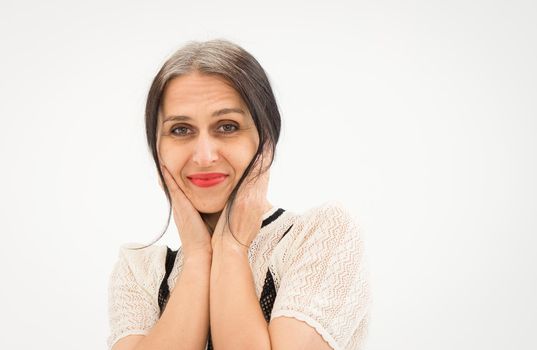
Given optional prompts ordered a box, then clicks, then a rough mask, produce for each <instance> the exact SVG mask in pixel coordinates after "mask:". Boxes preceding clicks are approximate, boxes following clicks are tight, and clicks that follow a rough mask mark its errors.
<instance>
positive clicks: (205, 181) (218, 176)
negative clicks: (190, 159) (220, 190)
mask: <svg viewBox="0 0 537 350" xmlns="http://www.w3.org/2000/svg"><path fill="white" fill-rule="evenodd" d="M227 176H228V175H227V174H224V173H197V174H192V175H189V176H187V178H188V179H189V180H190V181H192V183H193V184H194V185H196V186H199V187H210V186H215V185H218V184H219V183H221V182H222V181H224V180H225V179H226V178H227Z"/></svg>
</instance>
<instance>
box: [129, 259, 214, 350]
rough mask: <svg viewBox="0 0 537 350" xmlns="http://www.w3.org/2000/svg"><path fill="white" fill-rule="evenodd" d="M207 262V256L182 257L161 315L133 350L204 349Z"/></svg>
mask: <svg viewBox="0 0 537 350" xmlns="http://www.w3.org/2000/svg"><path fill="white" fill-rule="evenodd" d="M211 260H212V257H211V255H210V254H207V255H198V256H192V257H189V258H185V260H184V262H183V267H182V271H181V273H180V275H179V277H178V278H177V283H176V285H175V287H174V289H173V290H172V292H171V293H170V297H169V300H168V303H167V305H166V308H165V309H164V312H163V314H162V316H161V317H160V319H159V321H158V322H157V324H156V325H155V326H154V327H153V328H152V329H151V331H150V333H149V334H148V335H147V336H146V337H144V338H143V339H142V341H140V343H138V344H137V346H136V348H135V350H146V349H147V350H149V349H151V350H172V349H173V350H178V349H187V350H192V349H205V345H206V342H207V336H208V333H209V279H210V270H211Z"/></svg>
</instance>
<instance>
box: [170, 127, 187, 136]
mask: <svg viewBox="0 0 537 350" xmlns="http://www.w3.org/2000/svg"><path fill="white" fill-rule="evenodd" d="M175 130H178V132H175ZM187 130H188V128H187V127H186V126H176V127H174V128H172V129H171V130H170V132H171V133H172V134H174V135H176V136H184V135H188V134H187V133H186V131H187Z"/></svg>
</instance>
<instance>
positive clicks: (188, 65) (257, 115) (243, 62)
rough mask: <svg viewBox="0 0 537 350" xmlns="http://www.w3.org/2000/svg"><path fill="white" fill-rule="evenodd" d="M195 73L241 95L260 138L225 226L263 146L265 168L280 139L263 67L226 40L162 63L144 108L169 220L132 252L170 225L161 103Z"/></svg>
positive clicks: (191, 45)
mask: <svg viewBox="0 0 537 350" xmlns="http://www.w3.org/2000/svg"><path fill="white" fill-rule="evenodd" d="M194 71H197V72H199V73H202V74H208V75H218V76H220V77H222V78H224V79H225V80H226V81H227V82H228V83H229V84H230V85H231V86H232V87H233V88H234V89H235V90H236V91H237V92H238V93H239V94H240V96H241V98H242V99H243V101H244V102H245V104H246V106H247V107H248V110H249V112H250V115H251V116H252V119H253V121H254V123H255V126H256V128H257V133H258V135H259V146H258V148H257V151H256V153H255V155H254V156H253V158H252V160H251V161H250V163H249V165H248V167H247V168H246V170H245V171H244V174H243V175H242V177H241V178H240V180H239V182H238V183H237V185H236V186H235V188H234V189H233V191H232V192H231V194H230V195H229V198H228V202H227V203H228V204H229V210H228V211H227V217H226V223H227V224H228V225H229V220H230V216H231V212H232V207H233V203H234V202H235V198H236V196H237V192H238V190H239V188H240V186H241V184H242V183H243V182H244V179H245V178H246V177H247V176H248V175H249V174H250V173H251V171H252V168H253V167H254V166H255V165H256V162H257V161H259V160H260V161H261V169H264V168H265V167H264V166H263V150H265V148H266V147H268V148H269V149H270V154H271V155H272V156H271V158H270V163H269V165H268V167H266V169H268V168H269V167H270V166H271V165H272V162H273V160H274V156H275V154H276V153H275V151H276V145H277V143H278V139H279V136H280V129H281V118H280V112H279V110H278V105H277V104H276V98H275V97H274V94H273V92H272V88H271V86H270V82H269V79H268V77H267V75H266V73H265V71H264V69H263V67H261V65H260V64H259V62H258V61H257V60H256V59H255V58H254V57H253V56H252V55H251V54H250V53H248V52H247V51H246V50H244V49H243V48H242V47H240V46H238V45H237V44H234V43H232V42H230V41H228V40H223V39H215V40H210V41H205V42H198V41H190V42H188V43H187V44H186V45H185V46H183V47H181V48H180V49H179V50H177V51H176V52H175V53H174V54H173V55H172V56H171V57H170V58H169V59H168V60H167V61H166V62H165V63H164V65H163V66H162V68H161V69H160V70H159V72H158V73H157V75H156V76H155V78H154V79H153V83H152V84H151V88H150V89H149V93H148V95H147V103H146V108H145V128H146V136H147V143H148V146H149V149H150V151H151V155H152V156H153V160H154V162H155V166H156V168H157V172H158V174H159V177H160V181H161V183H162V187H163V189H164V192H165V194H166V198H167V199H168V204H169V206H170V207H169V212H168V221H167V223H166V227H165V228H164V230H163V231H162V233H160V236H159V237H158V238H157V239H155V240H154V241H153V242H152V243H150V244H148V245H146V246H143V247H137V248H132V249H142V248H145V247H148V246H150V245H152V244H153V243H155V242H156V241H158V240H159V239H160V238H161V237H162V236H163V235H164V233H165V232H166V230H167V229H168V226H169V224H170V218H171V216H172V202H171V199H170V192H169V190H168V188H167V186H166V183H165V181H164V179H163V175H162V172H161V169H160V162H159V157H158V151H157V141H158V135H157V133H158V132H159V130H158V129H159V128H158V126H159V125H158V123H159V113H160V109H161V104H162V95H163V92H164V90H165V88H166V85H167V83H168V82H169V81H170V80H171V79H173V78H175V77H178V76H181V75H185V74H189V73H192V72H194ZM259 175H261V173H260V174H257V176H259ZM257 176H256V177H257ZM232 234H233V233H232ZM233 237H235V236H233ZM235 239H236V238H235ZM239 243H241V242H239ZM241 244H242V243H241Z"/></svg>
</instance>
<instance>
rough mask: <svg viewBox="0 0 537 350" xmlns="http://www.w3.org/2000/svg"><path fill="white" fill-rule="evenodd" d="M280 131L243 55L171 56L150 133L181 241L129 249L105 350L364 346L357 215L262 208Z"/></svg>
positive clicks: (263, 86)
mask: <svg viewBox="0 0 537 350" xmlns="http://www.w3.org/2000/svg"><path fill="white" fill-rule="evenodd" d="M280 124H281V122H280V114H279V112H278V107H277V104H276V101H275V98H274V95H273V92H272V89H271V86H270V83H269V80H268V78H267V76H266V74H265V72H264V70H263V68H262V67H261V66H260V65H259V63H258V62H257V60H256V59H255V58H254V57H253V56H252V55H250V54H249V53H248V52H246V51H245V50H244V49H242V48H241V47H239V46H237V45H235V44H233V43H231V42H229V41H225V40H213V41H208V42H201V43H199V42H191V43H189V44H187V45H186V46H184V47H183V48H181V49H180V50H178V51H177V52H176V53H175V54H174V55H173V56H172V57H171V58H170V59H168V60H167V61H166V63H165V64H164V65H163V67H162V68H161V69H160V71H159V72H158V73H157V75H156V77H155V78H154V80H153V84H152V86H151V88H150V91H149V94H148V99H147V106H146V131H147V139H148V143H149V147H150V149H151V152H152V155H153V158H154V161H155V164H156V166H157V171H158V173H159V177H160V184H161V186H162V188H163V190H164V192H165V194H166V197H167V198H168V201H169V202H170V216H171V211H172V208H173V217H174V221H175V223H176V226H177V228H178V231H179V238H180V241H181V247H180V248H179V249H178V250H177V251H172V250H171V249H169V248H168V247H166V246H158V245H151V246H145V247H140V246H137V245H136V246H133V245H130V244H126V245H123V246H122V247H121V248H120V251H119V258H118V261H117V263H116V265H115V267H114V269H113V272H112V274H111V276H110V287H109V315H110V330H111V334H110V335H109V337H108V347H109V349H114V350H126V349H137V350H143V349H152V350H157V349H206V348H207V349H212V348H213V346H214V348H215V349H218V350H222V349H234V350H236V349H254V348H255V349H360V348H362V346H363V341H364V339H365V335H366V331H367V321H368V319H369V304H370V302H369V288H368V285H367V281H368V278H367V270H366V268H365V266H364V265H365V261H364V258H363V250H362V241H361V239H360V236H359V233H358V227H357V225H356V224H355V222H354V221H353V219H352V217H351V215H350V213H349V212H348V211H346V210H345V208H344V207H343V206H342V205H340V204H339V203H338V202H329V203H325V204H323V205H319V206H317V207H314V208H312V209H310V210H308V211H306V212H305V213H303V214H296V213H293V212H290V211H288V210H284V209H283V208H279V207H277V206H274V205H272V204H271V203H270V202H269V201H268V200H267V186H268V181H269V168H270V166H271V164H272V161H273V158H274V154H275V149H276V144H277V142H278V138H279V134H280ZM168 223H169V220H168Z"/></svg>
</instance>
